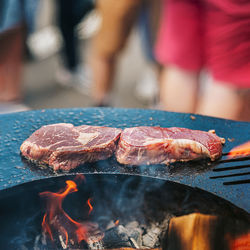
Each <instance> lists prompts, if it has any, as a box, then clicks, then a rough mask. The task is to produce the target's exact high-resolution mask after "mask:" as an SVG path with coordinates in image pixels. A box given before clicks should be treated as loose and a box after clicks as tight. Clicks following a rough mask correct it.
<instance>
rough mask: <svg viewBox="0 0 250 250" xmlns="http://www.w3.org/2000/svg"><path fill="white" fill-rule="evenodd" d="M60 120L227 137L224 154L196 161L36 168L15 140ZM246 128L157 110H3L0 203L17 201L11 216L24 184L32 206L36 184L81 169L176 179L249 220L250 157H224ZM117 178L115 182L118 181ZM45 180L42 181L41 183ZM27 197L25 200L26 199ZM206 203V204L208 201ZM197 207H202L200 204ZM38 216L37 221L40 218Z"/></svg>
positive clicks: (111, 175) (249, 125)
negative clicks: (60, 169)
mask: <svg viewBox="0 0 250 250" xmlns="http://www.w3.org/2000/svg"><path fill="white" fill-rule="evenodd" d="M64 122H65V123H72V124H74V125H76V126H78V125H81V124H87V125H98V126H110V127H117V128H126V127H134V126H161V127H174V126H176V127H185V128H189V129H198V130H204V131H208V130H210V129H214V130H215V131H216V134H217V135H219V136H220V137H224V138H225V139H226V143H225V146H224V148H223V152H224V155H223V157H222V159H221V160H218V161H216V162H213V163H212V162H208V161H196V162H190V163H175V164H170V165H169V166H163V165H151V166H123V165H121V164H119V163H117V161H116V160H115V159H114V158H111V159H109V160H105V161H99V162H96V163H86V164H84V165H82V166H80V167H78V168H77V169H75V170H73V171H71V172H69V173H65V172H59V173H55V172H53V171H52V170H50V169H48V168H46V169H44V168H38V167H37V166H36V165H33V164H31V163H30V162H27V161H26V160H25V159H23V158H22V157H21V155H20V145H21V144H22V142H23V141H24V140H25V139H27V138H28V137H29V136H30V135H31V134H32V133H33V132H34V131H35V130H37V129H39V128H40V127H41V126H43V125H46V124H53V123H64ZM249 131H250V123H247V122H236V121H231V120H225V119H218V118H212V117H206V116H201V115H190V114H182V113H173V112H165V111H159V110H142V109H114V108H85V109H84V108H83V109H80V108H75V109H51V110H37V111H27V112H20V113H13V114H4V115H1V116H0V132H1V134H0V136H1V145H0V209H1V211H2V212H4V213H6V211H8V209H9V208H10V207H8V206H7V207H6V203H8V201H10V200H16V203H15V202H12V203H10V204H13V205H14V207H13V206H12V209H10V211H11V212H10V216H12V215H14V214H15V213H16V210H17V209H19V207H20V204H21V203H22V202H21V201H20V197H23V196H24V193H25V190H26V192H28V193H30V194H27V197H28V198H27V199H31V200H34V204H35V205H32V204H33V203H32V204H31V207H33V209H36V208H37V207H38V204H40V203H39V201H38V200H37V197H36V198H34V194H36V195H37V193H38V192H39V191H41V190H42V191H45V190H48V189H49V187H50V186H51V185H52V184H53V185H55V186H58V185H59V184H56V183H57V182H58V183H61V182H62V181H60V180H65V178H72V175H76V174H79V173H83V174H84V175H88V176H90V177H88V178H90V179H91V180H92V182H97V180H96V178H97V179H98V178H101V177H98V176H104V177H103V178H104V179H105V178H106V179H105V180H107V178H110V179H111V182H112V180H113V181H114V180H117V178H118V179H119V180H120V179H122V178H125V179H126V178H129V177H132V178H135V180H137V181H139V182H140V181H141V180H144V179H145V180H147V181H148V180H150V181H148V182H149V183H150V182H151V183H152V185H153V184H156V185H159V183H160V184H162V185H174V187H176V185H177V186H178V189H180V190H181V189H182V188H183V187H185V189H186V188H187V189H192V192H195V193H196V194H199V195H200V196H199V195H198V196H199V197H202V196H203V197H209V199H210V200H213V202H214V203H213V204H216V203H218V204H222V205H221V207H223V206H224V207H227V208H228V209H227V211H229V212H228V213H229V214H231V215H235V214H238V216H243V217H244V218H247V220H248V219H249V214H248V213H249V211H250V195H249V194H250V192H249V191H250V184H249V172H247V168H248V167H249V166H250V165H249V163H250V158H249V157H244V158H240V159H237V160H235V159H232V160H228V159H226V158H227V156H226V155H227V152H229V151H230V150H231V149H232V148H234V147H235V146H237V145H240V144H243V143H244V142H246V141H249V140H250V133H249ZM107 176H108V177H107ZM51 183H52V184H51ZM118 183H120V182H119V181H118ZM165 183H168V184H165ZM53 185H52V186H53ZM45 186H47V188H46V189H45ZM41 187H43V189H41ZM53 188H55V187H53ZM104 189H106V187H105V188H104ZM32 190H33V191H32ZM108 190H109V193H111V191H110V190H114V189H108ZM183 190H184V189H183ZM18 197H19V198H18ZM18 202H19V203H20V204H19V203H18ZM27 203H28V200H27V201H26V204H25V205H27ZM3 204H5V205H3ZM15 204H16V205H15ZM10 206H11V205H10ZM206 206H208V207H209V203H208V204H206ZM218 206H220V205H218ZM31 209H32V208H31ZM200 210H201V212H202V209H200ZM218 210H219V209H218ZM207 212H209V211H207ZM20 213H21V212H20ZM26 215H27V214H26ZM38 221H39V223H40V220H38Z"/></svg>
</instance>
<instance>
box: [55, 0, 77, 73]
mask: <svg viewBox="0 0 250 250" xmlns="http://www.w3.org/2000/svg"><path fill="white" fill-rule="evenodd" d="M73 2H74V1H73ZM73 2H72V1H67V0H58V25H59V28H60V30H61V32H62V37H63V42H64V48H63V49H64V58H65V66H66V68H67V69H69V70H70V71H74V70H75V69H76V66H77V65H78V62H79V57H78V53H77V48H78V40H77V37H76V36H75V31H74V28H75V24H74V12H73V11H74V6H73Z"/></svg>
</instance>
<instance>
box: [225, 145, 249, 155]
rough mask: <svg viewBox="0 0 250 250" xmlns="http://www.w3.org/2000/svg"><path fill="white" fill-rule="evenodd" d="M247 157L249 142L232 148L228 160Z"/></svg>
mask: <svg viewBox="0 0 250 250" xmlns="http://www.w3.org/2000/svg"><path fill="white" fill-rule="evenodd" d="M248 155H250V141H248V142H246V143H244V144H241V145H239V146H237V147H235V148H233V149H232V150H231V151H230V152H229V154H228V158H234V157H237V156H248Z"/></svg>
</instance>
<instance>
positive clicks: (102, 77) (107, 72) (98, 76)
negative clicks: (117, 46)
mask: <svg viewBox="0 0 250 250" xmlns="http://www.w3.org/2000/svg"><path fill="white" fill-rule="evenodd" d="M90 64H91V69H92V75H93V92H92V96H93V99H94V103H95V104H96V105H103V104H105V103H107V101H108V100H107V99H108V94H109V93H110V91H111V88H112V87H113V78H114V71H115V59H114V58H112V59H111V58H110V59H109V58H106V57H103V56H101V55H98V54H97V53H94V52H93V54H92V56H91V59H90Z"/></svg>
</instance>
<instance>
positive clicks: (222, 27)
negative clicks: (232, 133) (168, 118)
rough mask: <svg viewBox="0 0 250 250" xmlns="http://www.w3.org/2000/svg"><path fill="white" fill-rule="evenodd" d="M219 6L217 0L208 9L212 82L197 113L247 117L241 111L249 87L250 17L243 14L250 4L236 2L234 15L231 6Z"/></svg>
mask: <svg viewBox="0 0 250 250" xmlns="http://www.w3.org/2000/svg"><path fill="white" fill-rule="evenodd" d="M213 5H214V6H213ZM217 5H219V3H218V2H216V1H214V3H213V4H212V5H211V8H206V9H205V12H206V13H205V15H204V16H205V44H206V47H205V48H204V49H205V50H206V53H205V54H206V65H207V68H208V70H209V72H210V73H211V75H212V77H213V81H212V83H211V84H209V85H208V86H207V89H206V90H205V91H204V94H203V95H202V97H201V100H200V101H199V105H198V107H197V112H198V113H200V114H205V115H210V116H216V117H222V118H226V119H233V120H238V119H245V118H244V114H243V113H242V111H243V108H244V106H245V105H246V104H247V99H246V98H247V96H248V97H249V94H247V93H249V88H250V53H249V46H250V36H249V35H248V34H249V25H250V17H249V15H245V14H244V13H249V11H250V4H249V2H245V3H242V4H239V3H236V2H235V8H233V9H232V11H233V12H234V13H233V14H232V15H229V14H228V9H225V8H226V7H228V6H226V5H225V6H224V7H225V8H218V6H217ZM236 45H237V46H236ZM248 103H249V102H248ZM243 112H247V111H243ZM247 113H248V114H249V111H248V112H247ZM248 119H249V118H248Z"/></svg>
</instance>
